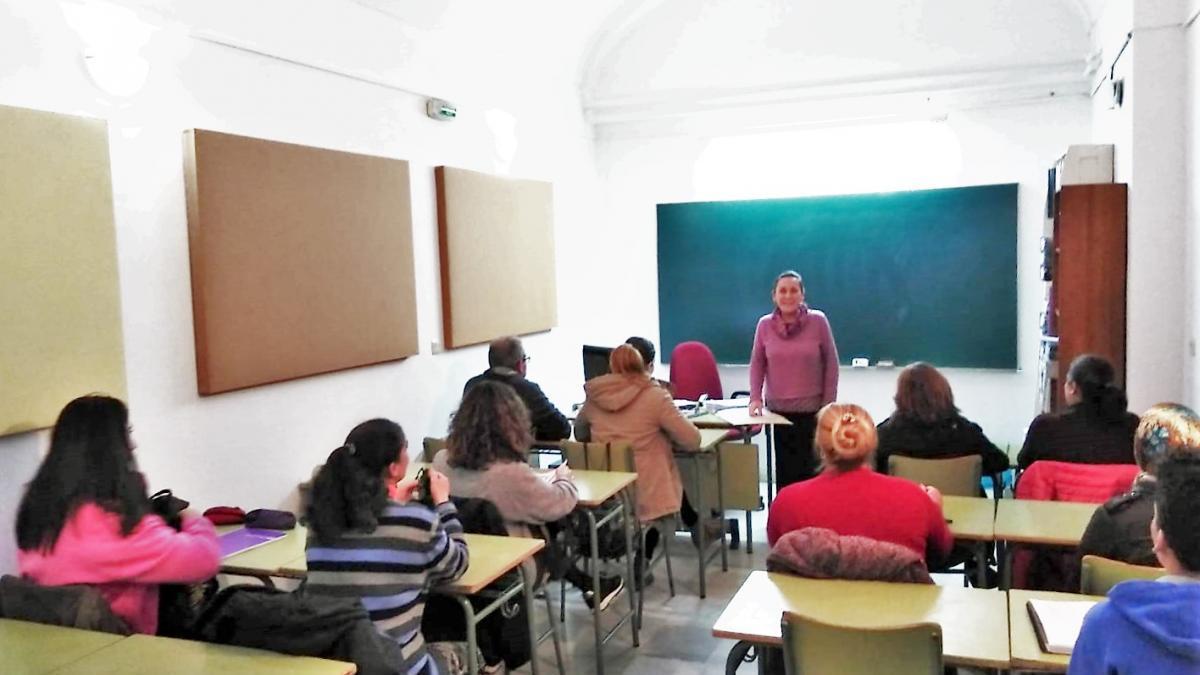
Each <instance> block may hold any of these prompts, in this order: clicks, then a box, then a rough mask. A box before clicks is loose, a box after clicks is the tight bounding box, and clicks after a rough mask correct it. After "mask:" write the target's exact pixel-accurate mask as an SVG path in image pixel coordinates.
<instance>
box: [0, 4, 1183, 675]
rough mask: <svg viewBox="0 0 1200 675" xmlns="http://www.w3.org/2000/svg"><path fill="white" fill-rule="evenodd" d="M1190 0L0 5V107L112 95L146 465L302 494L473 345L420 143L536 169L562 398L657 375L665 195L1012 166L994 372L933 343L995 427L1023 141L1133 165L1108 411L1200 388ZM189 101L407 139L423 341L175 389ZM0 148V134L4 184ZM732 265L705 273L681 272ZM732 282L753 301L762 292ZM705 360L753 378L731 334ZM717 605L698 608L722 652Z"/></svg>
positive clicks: (871, 390) (253, 495)
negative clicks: (345, 447)
mask: <svg viewBox="0 0 1200 675" xmlns="http://www.w3.org/2000/svg"><path fill="white" fill-rule="evenodd" d="M1198 15H1200V0H1158V1H1150V0H997V1H992V2H976V3H964V2H961V1H959V0H878V1H873V2H869V3H800V2H796V1H795V0H760V1H756V2H744V1H741V0H704V1H703V2H691V1H688V0H593V1H592V2H586V3H584V2H561V1H560V2H552V1H550V0H528V1H526V2H520V3H501V2H492V3H473V2H465V1H462V0H430V1H418V0H311V1H309V2H304V3H294V2H284V1H283V0H262V1H260V2H252V3H246V2H233V1H232V0H209V1H207V2H183V1H171V0H54V1H44V0H0V45H3V47H2V48H0V106H8V107H16V108H27V109H32V110H38V111H47V112H53V113H60V114H65V115H75V116H82V117H88V118H94V119H101V120H105V121H106V122H107V125H108V126H107V139H108V153H109V157H110V162H111V164H110V170H111V194H112V211H113V224H114V233H115V250H116V256H115V259H116V273H117V277H118V279H119V311H120V328H121V331H120V332H121V335H122V348H123V354H124V381H125V384H126V390H125V392H123V393H124V395H123V396H122V398H123V399H124V400H125V401H126V402H127V403H128V404H129V409H130V415H131V418H130V421H131V424H132V426H133V427H134V434H135V436H136V441H137V446H138V455H137V457H138V463H139V466H140V469H141V470H142V471H143V472H144V473H145V474H146V475H147V476H148V477H149V478H150V481H151V486H150V487H151V491H153V490H155V489H158V488H168V487H169V488H171V489H172V490H173V491H174V492H175V493H176V494H177V495H181V496H184V497H186V498H188V499H190V500H192V501H193V502H195V503H196V504H197V505H202V506H211V505H218V504H236V505H241V506H244V507H246V508H247V509H249V508H258V507H265V508H273V509H285V510H292V511H295V510H296V509H297V508H298V505H299V499H300V496H299V494H298V491H297V484H298V483H300V482H301V481H304V480H307V479H308V478H309V477H310V476H311V475H312V472H313V467H314V466H317V465H319V464H320V463H321V462H323V461H325V458H326V457H327V456H328V455H329V453H330V452H331V451H332V450H333V449H334V448H336V447H338V446H339V444H340V443H341V442H342V439H343V438H344V437H345V435H346V431H347V430H349V429H350V428H352V427H353V426H354V425H356V424H358V423H359V422H362V421H363V420H366V419H369V418H374V417H386V418H389V419H392V420H395V421H397V422H399V423H400V424H401V425H403V427H404V429H405V430H406V431H407V432H408V434H409V439H410V442H411V443H412V445H411V448H412V452H413V453H414V455H413V456H414V459H415V458H416V455H417V453H419V445H420V439H421V438H422V437H425V436H433V437H444V436H445V434H446V430H447V425H448V421H449V419H450V418H451V415H452V414H453V413H454V411H455V410H456V409H457V408H458V406H459V403H460V400H461V397H462V393H463V384H464V383H465V382H466V381H467V380H468V379H469V378H471V377H472V376H475V375H477V374H478V373H479V372H481V371H482V370H484V369H485V368H486V367H487V344H486V341H484V342H483V343H481V344H474V345H470V346H464V347H459V348H447V347H446V338H445V336H444V334H443V315H442V313H443V304H442V293H443V287H442V281H441V277H440V271H439V270H440V265H441V264H442V263H441V260H440V258H439V245H440V244H439V232H438V218H439V205H438V195H437V186H436V181H435V175H434V167H441V166H445V167H457V168H461V169H467V170H470V171H476V172H481V173H486V174H491V175H495V176H501V177H507V178H516V179H532V180H537V181H544V182H547V183H549V184H552V186H553V190H552V193H553V245H552V255H551V256H550V257H551V259H550V260H549V261H548V263H549V264H552V265H553V278H554V282H555V289H554V298H553V306H554V310H555V313H556V319H555V323H554V325H553V328H552V329H550V330H548V331H541V332H535V333H531V334H526V335H523V336H522V339H523V341H524V348H525V351H526V353H527V354H528V355H529V357H530V361H529V363H528V372H529V377H530V379H532V380H535V381H536V382H537V383H538V384H539V385H540V386H541V387H542V389H543V390H544V391H545V393H546V395H547V396H548V398H549V399H550V400H551V401H553V402H554V403H555V404H556V405H557V406H558V407H559V408H560V409H562V410H564V411H565V410H569V409H570V408H571V406H572V405H573V404H576V403H581V402H582V401H583V400H584V392H583V388H582V386H583V381H584V377H583V368H582V366H581V362H580V348H581V346H582V345H607V346H613V345H618V344H620V343H622V342H623V341H624V340H625V339H626V338H627V337H628V336H630V335H644V336H646V337H648V338H650V339H651V340H653V341H655V342H656V343H657V344H658V345H659V348H660V352H662V353H660V356H659V365H658V370H656V371H655V375H656V376H657V377H662V378H667V377H668V375H667V373H668V372H669V364H666V363H665V362H664V360H663V357H664V356H665V355H666V354H667V353H669V351H670V345H666V344H663V343H662V339H661V336H660V318H661V317H660V312H659V298H660V295H661V294H662V293H663V290H664V289H661V288H660V287H659V278H660V277H659V274H658V270H659V265H660V261H659V258H658V254H657V242H656V232H657V230H656V207H657V206H658V205H662V204H676V203H685V202H710V201H712V202H715V201H732V200H753V199H771V198H797V197H814V196H824V195H845V194H862V193H889V192H905V191H916V190H929V189H939V188H951V187H964V186H982V185H996V184H1015V185H1016V186H1017V197H1016V209H1017V210H1016V228H1017V229H1016V251H1015V256H1016V269H1015V293H1016V304H1015V318H1016V368H1015V369H1014V368H1009V369H981V368H950V369H947V370H946V371H945V374H946V376H947V378H948V379H949V380H950V382H951V384H952V385H953V388H954V392H955V401H956V403H957V405H958V407H959V408H960V409H961V410H962V411H963V413H964V415H966V416H968V417H970V419H971V420H973V421H974V422H976V423H978V424H979V425H980V426H981V427H982V428H983V429H984V430H985V431H986V433H987V434H988V436H989V437H990V438H991V440H992V441H993V442H995V443H996V444H997V445H998V446H999V447H1000V448H1002V449H1009V450H1010V454H1012V455H1013V456H1015V453H1016V451H1017V449H1019V448H1020V446H1021V443H1022V440H1023V439H1024V438H1025V434H1026V429H1027V428H1028V426H1029V423H1030V421H1031V420H1032V419H1033V417H1034V416H1035V414H1036V413H1038V412H1040V408H1039V407H1038V402H1037V397H1038V386H1039V376H1038V358H1039V335H1040V333H1041V326H1040V318H1039V312H1040V311H1041V309H1042V305H1043V295H1042V294H1043V282H1042V278H1041V270H1040V265H1041V259H1042V252H1041V250H1040V246H1041V237H1042V233H1043V228H1044V226H1045V214H1044V210H1045V199H1046V190H1047V188H1046V176H1047V170H1048V169H1049V168H1050V167H1052V166H1053V165H1054V163H1055V162H1056V161H1057V160H1058V159H1059V158H1060V157H1061V156H1062V155H1063V154H1064V153H1065V152H1066V151H1067V148H1068V147H1069V146H1076V145H1087V144H1101V145H1108V146H1112V149H1113V158H1114V160H1113V166H1114V170H1113V174H1114V175H1113V179H1114V182H1116V183H1124V184H1127V185H1128V186H1129V187H1128V202H1127V208H1128V211H1127V228H1128V240H1127V256H1128V257H1127V265H1126V268H1127V269H1126V304H1125V379H1124V388H1125V391H1126V393H1127V395H1128V402H1129V404H1128V409H1129V410H1130V411H1132V412H1134V413H1141V412H1142V411H1144V410H1146V409H1147V408H1149V407H1150V406H1151V405H1153V404H1156V403H1159V402H1162V401H1173V402H1179V403H1182V404H1184V405H1187V406H1190V407H1193V408H1195V407H1196V406H1200V396H1198V395H1197V392H1198V390H1200V361H1198V360H1197V357H1196V339H1197V334H1198V333H1200V273H1198V271H1197V270H1200V244H1198V243H1197V242H1200V170H1198V168H1197V167H1198V164H1197V157H1198V155H1200V127H1198V126H1197V124H1196V123H1195V120H1196V119H1198V112H1200V28H1197V26H1196V19H1197V16H1198ZM430 99H440V100H442V101H445V102H449V103H450V104H451V105H452V106H453V107H454V108H456V110H457V112H456V115H455V118H454V119H451V120H446V119H441V120H439V119H434V118H432V117H431V115H429V114H427V101H428V100H430ZM192 129H204V130H212V131H216V132H222V133H227V134H236V135H240V136H245V137H252V138H256V139H266V140H271V141H279V142H283V143H291V144H296V145H303V146H309V147H315V148H324V149H329V150H337V151H343V152H347V153H358V154H361V155H372V156H378V157H386V158H391V159H402V160H406V161H407V162H408V169H407V171H408V181H409V185H410V188H411V193H410V195H409V201H410V206H411V224H412V232H411V249H412V252H413V256H412V279H413V280H414V286H413V289H412V293H413V296H414V297H415V300H416V302H415V308H414V311H413V314H412V317H413V319H414V320H415V326H408V327H407V328H409V329H412V330H413V333H414V334H415V350H414V351H415V353H414V355H412V356H409V357H407V358H403V359H400V360H389V361H388V362H386V363H379V364H377V365H366V366H362V367H355V368H350V369H345V370H339V371H337V372H330V373H326V374H320V375H314V376H310V377H300V378H298V379H291V380H288V381H283V382H277V383H274V384H265V385H262V386H253V387H249V388H244V389H238V390H236V391H228V392H224V393H219V394H214V395H206V396H202V395H200V393H198V389H197V375H198V373H197V369H198V365H197V364H198V359H197V353H196V326H195V323H194V322H195V320H196V319H195V318H194V316H193V297H192V294H193V277H192V274H191V267H190V258H189V231H188V219H189V214H188V212H187V209H188V200H187V195H186V192H187V187H186V177H185V169H184V167H185V150H184V143H183V142H182V141H181V137H182V135H183V133H184V132H185V131H187V130H192ZM4 133H5V130H4V129H2V128H0V134H4ZM15 171H19V169H15V168H14V167H13V166H11V162H10V160H9V159H8V158H4V157H3V156H2V155H0V179H4V178H5V177H6V175H8V176H11V175H14V174H6V172H15ZM0 189H2V188H0ZM2 208H3V205H0V209H2ZM0 221H2V218H0ZM5 240H6V237H5V233H4V232H0V247H4V246H6V245H7V244H6V242H5ZM780 271H782V270H779V269H771V270H765V271H764V274H767V275H768V278H774V275H775V274H777V273H778V272H780ZM804 271H805V270H803V269H801V270H800V272H802V273H803V272H804ZM39 272H40V273H50V274H54V273H55V272H54V270H53V269H50V270H45V269H43V270H40V271H39ZM1096 274H1098V275H1102V274H1105V270H1096ZM727 283H730V282H729V280H727V279H723V278H721V277H720V276H719V275H716V274H711V273H710V272H708V271H705V270H696V274H695V281H694V284H689V286H688V287H687V288H680V289H678V290H677V292H678V293H681V294H682V293H692V294H705V293H706V290H705V286H706V285H712V286H721V285H723V284H727ZM807 291H808V294H809V297H810V299H811V302H812V305H813V306H814V307H817V308H820V307H821V300H820V297H821V289H820V288H819V287H815V286H814V287H811V288H809V289H807ZM671 292H676V291H671ZM3 293H5V289H3V288H0V294H3ZM511 302H512V303H513V305H514V306H517V305H520V304H521V303H522V302H523V299H522V298H512V299H511ZM747 302H748V303H755V302H757V303H759V305H760V307H759V311H758V313H759V314H766V313H768V312H770V311H771V309H772V306H771V297H770V288H769V287H764V288H763V289H762V293H761V296H759V297H756V298H755V297H752V298H749V299H748V300H747ZM980 302H981V303H982V302H986V299H980ZM2 306H11V305H8V304H6V303H3V304H2ZM830 320H831V322H832V323H833V324H834V330H835V333H836V328H837V316H836V315H832V314H831V316H830ZM13 321H20V317H19V316H18V317H6V323H9V322H13ZM744 330H745V343H746V345H747V346H749V344H750V341H751V338H752V337H753V334H754V329H753V326H752V325H747V326H745V327H744ZM492 337H500V336H498V335H496V336H492ZM899 365H903V364H899ZM898 370H899V369H898V368H896V369H889V368H851V367H849V366H845V365H843V366H842V368H841V372H840V385H839V391H838V399H839V400H841V401H847V402H853V403H857V404H859V405H861V406H862V407H863V408H865V409H866V410H867V411H869V412H870V414H871V415H872V416H873V417H874V419H875V420H876V421H880V420H882V419H884V418H886V417H887V416H888V414H889V413H890V412H891V411H892V410H893V407H894V406H893V401H892V397H893V395H894V393H895V384H896V375H897V372H898ZM720 376H721V380H722V383H723V384H724V388H725V390H726V391H727V392H732V391H735V390H744V389H748V388H749V377H750V376H749V368H748V366H747V365H746V364H744V363H740V364H728V365H726V364H722V365H721V366H720ZM4 380H5V374H4V373H3V372H0V387H3V386H5V385H4ZM86 393H89V392H88V391H80V392H78V395H83V394H86ZM8 395H10V396H17V395H19V394H18V393H13V392H9V394H8ZM0 399H2V397H0ZM66 403H67V401H66V400H63V401H62V402H61V404H66ZM5 433H6V432H5V430H4V429H0V434H5ZM48 442H49V433H48V431H47V430H45V429H40V430H36V431H32V432H23V433H15V434H6V435H0V467H2V468H0V573H4V574H12V573H16V571H17V547H16V540H15V537H14V520H15V518H16V515H17V509H18V503H19V501H20V499H21V495H22V493H23V491H24V488H25V485H26V483H27V482H28V481H29V480H30V478H31V477H32V476H33V474H34V472H35V471H36V469H37V467H38V465H39V463H40V462H41V459H42V456H43V453H44V452H45V450H46V447H47V445H48ZM755 520H756V526H757V527H762V526H763V525H765V521H766V513H765V512H760V513H757V514H755ZM681 541H682V539H681ZM760 541H761V539H760ZM756 544H757V542H756ZM764 548H765V545H764ZM731 555H735V556H741V557H744V555H743V554H742V553H741V552H731ZM760 568H761V567H760ZM739 573H741V572H739ZM717 576H721V575H719V574H717ZM726 576H728V575H726ZM730 584H732V589H736V588H737V585H738V584H737V583H734V582H729V581H724V582H718V585H719V586H728V585H730ZM730 592H731V590H730ZM683 594H684V595H689V594H691V592H690V591H687V592H684V593H683ZM727 597H728V596H726V599H725V600H720V601H717V600H715V599H710V601H709V602H710V603H718V602H719V603H724V602H725V601H726V600H727ZM692 599H694V598H692ZM717 609H719V607H717ZM656 611H658V610H656ZM706 616H707V615H706ZM711 628H712V626H711V622H709V623H708V624H705V625H701V626H696V627H695V628H694V630H693V633H692V634H695V635H700V636H703V637H702V638H700V639H704V640H711V641H712V642H713V647H712V649H713V650H715V652H720V653H721V654H722V655H723V654H724V653H725V652H726V651H727V649H728V647H729V644H731V643H727V642H726V641H719V640H717V639H716V638H713V637H711ZM624 648H625V646H624V645H623V646H622V647H621V649H624ZM642 648H643V649H644V648H645V647H644V646H643V647H642ZM543 649H544V648H543ZM715 652H714V653H715ZM543 662H544V663H549V662H548V661H545V660H544V659H543ZM714 663H717V660H713V661H709V662H708V665H707V666H706V665H705V664H704V663H700V664H694V665H695V667H696V668H697V670H696V671H695V672H710V671H709V670H708V668H711V667H712V664H714ZM582 667H584V668H586V667H588V666H586V665H585V666H582ZM641 667H644V668H647V669H649V668H653V667H654V666H653V663H651V664H649V665H643V666H641ZM748 669H749V666H747V668H746V670H748ZM628 672H635V671H634V670H630V671H628ZM638 672H641V671H638Z"/></svg>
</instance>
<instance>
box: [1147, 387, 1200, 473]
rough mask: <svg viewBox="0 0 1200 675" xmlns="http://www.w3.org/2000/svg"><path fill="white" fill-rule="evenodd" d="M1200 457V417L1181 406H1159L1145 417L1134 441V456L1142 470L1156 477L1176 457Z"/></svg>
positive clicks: (1166, 404) (1168, 404)
mask: <svg viewBox="0 0 1200 675" xmlns="http://www.w3.org/2000/svg"><path fill="white" fill-rule="evenodd" d="M1181 453H1188V454H1200V415H1197V414H1196V413H1195V412H1194V411H1193V410H1192V409H1191V408H1188V407H1187V406H1184V405H1181V404H1179V403H1159V404H1158V405H1155V406H1154V407H1152V408H1150V409H1149V410H1147V411H1146V412H1145V413H1144V414H1143V415H1142V420H1141V422H1140V423H1139V424H1138V428H1137V434H1136V435H1135V436H1134V437H1133V455H1134V457H1135V458H1136V459H1137V463H1138V466H1140V467H1142V470H1143V471H1145V472H1147V473H1150V474H1154V473H1157V471H1158V465H1159V464H1160V463H1161V462H1162V461H1163V460H1164V459H1166V458H1167V457H1169V456H1171V455H1175V454H1181Z"/></svg>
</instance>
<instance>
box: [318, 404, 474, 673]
mask: <svg viewBox="0 0 1200 675" xmlns="http://www.w3.org/2000/svg"><path fill="white" fill-rule="evenodd" d="M407 450H408V442H407V440H406V439H405V437H404V430H403V429H401V428H400V425H399V424H396V423H395V422H392V421H391V420H385V419H373V420H369V421H366V422H363V423H362V424H360V425H358V426H356V427H354V429H353V430H352V431H351V432H350V435H349V436H347V437H346V444H345V445H343V446H342V447H340V448H338V449H336V450H334V451H333V452H332V453H331V454H330V455H329V459H328V460H326V462H325V465H324V466H322V467H321V468H320V470H319V471H318V472H317V476H316V478H315V479H313V487H312V503H311V504H310V505H309V508H308V514H307V515H308V548H307V551H306V557H307V560H308V580H307V582H306V584H305V588H306V589H307V590H308V592H311V593H318V594H326V595H336V596H338V597H353V596H358V597H360V598H362V601H363V605H364V606H365V607H366V608H367V612H368V614H369V615H370V617H371V621H373V622H374V623H375V626H376V628H378V629H379V631H380V632H381V633H383V634H384V635H386V636H388V637H390V638H391V639H393V640H395V641H396V643H397V644H398V645H399V646H400V649H399V653H400V654H402V655H403V660H402V662H400V663H397V664H395V665H396V671H397V672H402V673H422V674H429V675H437V674H439V673H446V672H449V671H450V670H451V668H450V667H449V666H448V664H446V663H439V662H436V661H435V660H434V658H432V656H431V653H430V652H429V651H428V650H427V649H426V646H425V641H424V638H423V637H422V636H421V616H422V614H423V613H424V609H425V596H426V593H427V591H428V589H429V587H430V586H437V585H440V584H445V583H448V582H451V581H453V580H455V579H457V578H459V577H460V576H462V574H463V572H465V571H466V569H467V544H466V540H465V539H464V538H463V529H462V525H461V524H460V523H459V521H458V512H457V511H456V510H455V508H454V503H453V502H451V501H450V483H449V481H448V480H447V479H446V477H445V476H444V475H442V474H441V473H438V472H437V471H432V470H431V471H429V474H428V475H429V494H428V495H417V494H416V493H417V492H418V491H419V489H420V484H419V483H418V482H417V481H416V480H415V479H411V478H409V479H405V478H404V474H405V471H406V469H407V468H408V452H407ZM418 497H419V498H420V501H419V500H418ZM422 501H424V502H427V503H428V504H430V505H431V506H427V505H426V504H425V503H422Z"/></svg>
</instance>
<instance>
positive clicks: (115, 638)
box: [0, 619, 125, 675]
mask: <svg viewBox="0 0 1200 675" xmlns="http://www.w3.org/2000/svg"><path fill="white" fill-rule="evenodd" d="M123 639H125V636H124V635H114V634H112V633H98V632H96V631H90V630H79V629H78V628H63V627H61V626H47V625H45V624H40V623H31V622H28V621H16V620H13V619H0V672H3V673H5V675H43V674H44V673H49V672H52V671H54V670H55V669H57V668H61V667H63V666H67V665H69V664H71V663H73V662H75V661H79V660H80V659H84V658H87V657H90V656H91V655H92V654H95V653H96V652H98V651H100V650H101V649H104V648H105V647H108V646H110V645H113V644H116V643H117V642H119V641H121V640H123Z"/></svg>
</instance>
